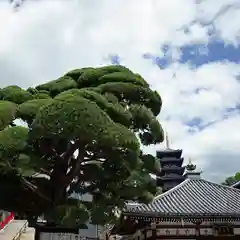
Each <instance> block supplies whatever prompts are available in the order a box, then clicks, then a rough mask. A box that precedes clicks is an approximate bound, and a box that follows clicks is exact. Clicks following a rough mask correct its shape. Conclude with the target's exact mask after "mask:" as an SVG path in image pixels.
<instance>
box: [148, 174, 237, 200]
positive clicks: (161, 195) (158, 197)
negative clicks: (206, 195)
mask: <svg viewBox="0 0 240 240" xmlns="http://www.w3.org/2000/svg"><path fill="white" fill-rule="evenodd" d="M198 181H200V182H206V183H208V184H212V185H215V186H218V187H221V188H225V189H228V190H231V191H236V192H240V189H237V188H233V187H231V186H225V185H222V184H219V183H214V182H211V181H209V180H205V179H202V178H200V179H189V178H188V179H185V180H184V181H183V182H181V183H180V184H178V185H177V186H175V187H173V188H171V189H170V190H168V191H166V192H164V193H161V194H159V195H158V196H156V197H155V198H154V199H153V201H152V202H154V201H157V200H159V199H161V198H163V197H165V196H168V195H169V194H171V193H172V192H174V191H176V190H178V189H179V188H181V187H182V186H184V185H185V184H187V183H188V182H198Z"/></svg>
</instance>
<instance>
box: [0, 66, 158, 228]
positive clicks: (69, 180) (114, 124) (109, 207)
mask: <svg viewBox="0 0 240 240" xmlns="http://www.w3.org/2000/svg"><path fill="white" fill-rule="evenodd" d="M161 106H162V101H161V97H160V96H159V94H158V93H157V92H156V91H153V90H151V89H150V88H149V85H148V84H147V82H146V81H145V80H144V79H143V78H142V77H141V76H140V75H139V74H135V73H133V72H132V71H130V70H129V69H127V68H126V67H123V66H104V67H100V68H90V67H89V68H82V69H75V70H72V71H70V72H68V73H66V74H65V75H64V76H63V77H60V78H58V79H57V80H53V81H50V82H47V83H44V84H42V85H39V86H36V87H35V88H33V87H31V88H28V89H27V90H24V89H21V88H20V87H18V86H9V87H6V88H3V89H0V192H1V193H4V197H3V198H0V209H4V210H7V211H13V212H16V213H18V214H26V215H29V216H39V215H41V214H44V216H45V217H46V218H47V219H48V220H49V221H54V222H55V223H56V224H62V225H67V226H73V225H75V224H77V225H79V226H81V224H83V223H85V222H86V221H87V220H89V219H90V220H91V221H92V222H94V223H98V224H105V223H106V222H108V223H109V222H113V221H115V220H116V218H117V214H116V212H117V211H121V210H122V209H123V208H124V206H125V204H126V201H128V200H133V201H138V202H143V203H148V202H150V201H151V200H152V199H153V197H154V195H155V194H156V192H159V189H157V187H156V184H155V182H154V181H153V180H152V178H151V177H150V173H156V172H157V171H159V169H160V166H159V164H158V161H156V158H155V157H154V156H152V155H149V154H148V155H144V154H143V153H142V151H141V146H142V145H151V144H157V143H160V142H162V141H163V130H162V128H161V125H160V123H159V122H158V120H157V118H156V117H157V116H158V114H159V113H160V110H161ZM16 119H21V120H22V121H24V122H25V123H26V126H25V125H24V126H16V121H15V120H16ZM74 192H75V193H79V194H91V195H92V197H93V201H92V202H86V201H83V200H76V199H75V200H74V199H71V198H69V197H70V196H71V194H72V193H74Z"/></svg>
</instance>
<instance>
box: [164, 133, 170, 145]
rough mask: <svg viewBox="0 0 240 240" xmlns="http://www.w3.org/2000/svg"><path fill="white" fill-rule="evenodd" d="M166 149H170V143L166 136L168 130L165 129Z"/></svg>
mask: <svg viewBox="0 0 240 240" xmlns="http://www.w3.org/2000/svg"><path fill="white" fill-rule="evenodd" d="M165 132H166V149H170V146H169V145H170V144H169V137H168V131H167V130H166V131H165Z"/></svg>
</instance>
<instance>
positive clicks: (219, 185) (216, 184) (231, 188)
mask: <svg viewBox="0 0 240 240" xmlns="http://www.w3.org/2000/svg"><path fill="white" fill-rule="evenodd" d="M192 180H193V181H194V180H202V181H204V182H207V183H209V184H212V185H215V186H218V187H221V188H225V189H229V190H231V191H236V192H240V189H237V188H234V187H232V186H226V185H223V184H220V183H215V182H211V181H209V180H206V179H192Z"/></svg>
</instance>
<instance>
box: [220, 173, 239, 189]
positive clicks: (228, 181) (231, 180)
mask: <svg viewBox="0 0 240 240" xmlns="http://www.w3.org/2000/svg"><path fill="white" fill-rule="evenodd" d="M238 181H240V172H237V173H236V174H235V175H233V176H230V177H228V178H226V179H225V180H224V182H223V183H222V184H224V185H227V186H231V185H233V184H234V183H236V182H238Z"/></svg>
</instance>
